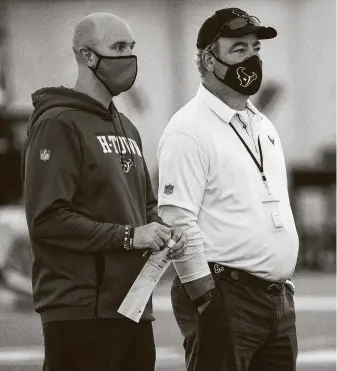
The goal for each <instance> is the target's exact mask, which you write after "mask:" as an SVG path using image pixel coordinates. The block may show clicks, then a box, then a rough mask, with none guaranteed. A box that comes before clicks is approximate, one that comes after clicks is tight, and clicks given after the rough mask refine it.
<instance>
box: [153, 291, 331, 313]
mask: <svg viewBox="0 0 337 371" xmlns="http://www.w3.org/2000/svg"><path fill="white" fill-rule="evenodd" d="M153 307H154V312H156V311H163V312H166V311H169V310H172V305H171V298H170V297H169V296H164V295H162V296H156V295H154V297H153ZM295 309H296V311H297V312H327V311H335V310H336V297H335V296H316V297H313V296H296V295H295Z"/></svg>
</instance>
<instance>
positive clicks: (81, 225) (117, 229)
mask: <svg viewBox="0 0 337 371" xmlns="http://www.w3.org/2000/svg"><path fill="white" fill-rule="evenodd" d="M23 160H24V163H23V175H24V194H25V209H26V217H27V223H28V229H29V233H30V237H31V238H32V239H33V240H35V241H39V242H42V243H46V244H48V245H49V246H54V247H59V248H66V249H69V250H73V251H76V252H79V253H80V252H83V253H99V252H104V251H112V250H114V249H117V248H122V247H123V237H124V226H123V225H116V224H110V223H100V222H97V221H94V220H91V219H89V218H88V217H86V216H83V215H80V214H78V213H76V212H74V211H72V199H73V196H74V195H75V193H76V191H77V185H78V184H79V182H80V175H81V160H82V159H81V147H80V144H79V140H78V136H77V134H76V132H75V130H74V129H73V128H72V127H71V126H70V125H69V124H67V123H65V122H63V121H60V120H56V119H45V120H43V121H41V122H40V123H37V124H36V125H35V126H34V127H33V128H32V130H31V132H30V133H29V135H28V139H27V142H26V146H25V153H24V158H23Z"/></svg>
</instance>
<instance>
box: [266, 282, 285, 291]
mask: <svg viewBox="0 0 337 371" xmlns="http://www.w3.org/2000/svg"><path fill="white" fill-rule="evenodd" d="M282 289H283V284H282V283H272V284H271V285H269V286H268V287H267V291H268V292H271V291H281V290H282Z"/></svg>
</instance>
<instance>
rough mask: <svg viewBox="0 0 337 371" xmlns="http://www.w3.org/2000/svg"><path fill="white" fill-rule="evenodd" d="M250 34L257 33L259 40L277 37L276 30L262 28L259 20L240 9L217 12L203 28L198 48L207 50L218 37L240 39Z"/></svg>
mask: <svg viewBox="0 0 337 371" xmlns="http://www.w3.org/2000/svg"><path fill="white" fill-rule="evenodd" d="M250 33H255V34H256V36H257V38H258V39H272V38H274V37H276V35H277V31H276V30H275V28H273V27H266V26H262V25H261V24H260V21H259V19H258V18H256V17H254V16H250V15H249V14H247V13H246V12H245V11H243V10H241V9H239V8H226V9H221V10H217V11H216V12H215V14H213V15H212V16H211V17H210V18H208V19H206V21H205V22H204V24H203V25H202V26H201V28H200V30H199V33H198V39H197V48H199V49H205V48H206V47H207V46H208V45H210V44H212V43H213V42H215V41H216V39H217V38H218V37H240V36H244V35H247V34H250Z"/></svg>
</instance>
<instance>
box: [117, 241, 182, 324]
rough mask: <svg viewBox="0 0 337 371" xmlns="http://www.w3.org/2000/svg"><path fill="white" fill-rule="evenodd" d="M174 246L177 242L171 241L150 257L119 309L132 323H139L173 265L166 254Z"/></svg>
mask: <svg viewBox="0 0 337 371" xmlns="http://www.w3.org/2000/svg"><path fill="white" fill-rule="evenodd" d="M174 245H175V241H173V240H172V239H171V240H170V241H169V242H168V244H167V246H168V247H167V248H165V249H164V250H162V251H158V252H154V253H152V254H151V255H150V256H149V258H148V260H147V262H146V263H145V265H144V267H143V269H142V270H141V271H140V273H139V275H138V277H137V278H136V280H135V282H134V283H133V285H132V286H131V288H130V290H129V292H128V293H127V295H126V297H125V298H124V300H123V302H122V304H121V305H120V307H119V308H118V313H120V314H122V315H123V316H125V317H128V318H130V319H131V320H132V321H135V322H139V320H140V318H141V316H142V314H143V312H144V309H145V307H146V304H147V302H148V301H149V299H150V296H151V294H152V292H153V290H154V288H155V287H156V285H157V283H158V282H159V280H160V278H161V277H162V275H163V274H164V273H165V271H166V270H167V268H168V267H169V266H170V264H171V260H168V259H167V257H166V254H167V252H168V249H169V248H172V247H173V246H174Z"/></svg>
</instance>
